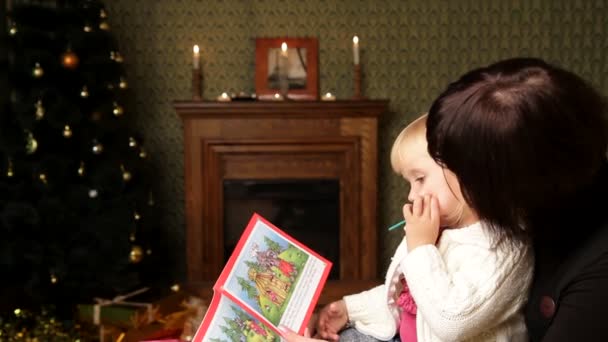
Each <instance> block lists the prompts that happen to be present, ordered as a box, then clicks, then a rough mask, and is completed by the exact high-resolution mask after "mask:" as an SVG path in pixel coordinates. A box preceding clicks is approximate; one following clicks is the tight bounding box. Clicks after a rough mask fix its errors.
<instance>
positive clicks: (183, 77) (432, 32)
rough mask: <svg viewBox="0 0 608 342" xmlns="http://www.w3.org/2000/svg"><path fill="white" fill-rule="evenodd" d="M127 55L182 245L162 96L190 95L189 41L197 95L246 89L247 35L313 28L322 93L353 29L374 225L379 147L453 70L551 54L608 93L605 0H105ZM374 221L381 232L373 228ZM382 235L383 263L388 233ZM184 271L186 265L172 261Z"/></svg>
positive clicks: (338, 75) (168, 118)
mask: <svg viewBox="0 0 608 342" xmlns="http://www.w3.org/2000/svg"><path fill="white" fill-rule="evenodd" d="M106 4H107V6H108V12H109V19H110V24H111V25H112V29H113V30H114V32H115V34H116V35H117V38H118V42H119V45H120V46H121V50H122V52H123V55H124V56H125V59H126V65H127V71H128V76H129V81H130V85H131V91H132V103H131V107H130V108H131V111H132V116H133V119H134V121H135V122H136V125H138V126H139V127H140V128H141V129H142V130H143V131H144V132H145V135H146V137H147V144H148V148H149V150H150V151H151V152H152V156H153V158H155V160H156V161H157V164H158V165H160V175H161V176H160V177H159V190H160V196H159V201H160V202H161V203H162V205H163V207H164V208H165V210H166V216H165V222H164V223H165V226H166V227H167V229H168V230H169V231H170V233H171V235H172V236H173V237H174V240H172V241H168V242H167V243H168V244H170V246H171V248H174V249H175V251H176V253H177V257H178V258H179V260H183V258H184V255H185V252H184V250H183V249H184V245H185V241H184V238H185V237H184V205H183V194H184V191H183V167H182V164H183V150H182V126H181V121H180V119H179V117H178V116H177V115H176V114H175V112H174V111H173V109H172V107H171V101H172V100H176V99H189V98H190V96H191V93H190V75H191V74H190V72H191V69H190V65H191V49H192V45H193V44H199V45H200V47H201V55H202V67H203V74H204V81H203V82H204V85H203V88H204V89H203V93H204V94H203V96H204V97H206V98H214V97H215V96H217V95H218V94H219V93H221V92H223V91H239V90H244V91H253V90H254V89H253V88H254V38H255V37H264V36H267V37H275V36H313V37H317V38H318V39H319V49H320V50H319V65H320V70H319V71H320V81H319V87H320V93H324V92H327V91H331V92H332V93H335V94H336V95H337V97H338V98H345V97H349V96H351V94H352V91H353V87H352V81H351V80H352V66H351V62H352V50H351V44H352V41H351V38H352V36H353V34H355V33H356V34H357V35H359V37H360V38H361V48H362V54H361V60H362V65H363V69H364V84H363V89H364V94H365V95H366V96H368V97H370V98H388V99H390V101H391V105H390V106H391V112H390V113H387V114H386V115H385V116H384V117H383V118H382V121H381V127H380V144H381V146H380V165H379V170H380V172H379V177H380V180H379V182H380V186H379V189H380V193H379V201H380V202H379V208H380V210H379V213H380V215H379V216H380V217H379V226H380V227H385V226H388V225H389V224H390V223H392V222H393V221H397V220H399V219H400V217H401V205H402V203H403V201H404V198H405V196H406V195H405V194H406V190H407V188H406V186H405V184H404V182H403V181H402V180H401V179H399V178H398V177H396V176H394V175H393V174H392V173H391V170H390V166H389V164H388V151H389V149H390V146H391V143H392V139H393V138H394V137H395V136H396V134H397V133H398V131H399V129H400V128H401V127H403V126H404V125H405V124H406V123H407V122H408V121H410V120H411V119H412V118H414V117H415V116H416V115H417V114H418V113H419V112H422V111H424V110H426V109H427V108H428V106H429V104H430V101H432V99H433V98H434V97H435V96H436V95H437V94H438V93H439V91H440V90H441V89H442V88H443V87H444V86H445V85H446V84H447V82H449V81H450V80H453V79H454V78H456V77H457V76H458V75H460V74H461V73H462V72H464V71H466V70H468V69H470V68H472V67H476V66H480V65H484V64H488V63H491V62H493V61H496V60H498V59H501V58H506V57H511V56H536V57H542V58H545V59H547V60H549V61H550V62H554V63H559V64H561V65H562V66H564V67H566V68H568V69H571V70H573V71H575V72H577V73H579V74H581V75H582V76H583V77H585V78H587V79H588V80H590V81H591V82H592V83H593V84H594V85H596V86H597V87H598V88H599V89H600V90H601V91H602V92H603V93H604V94H606V93H608V77H606V76H607V75H608V56H607V55H606V53H607V52H606V51H608V2H606V1H605V0H492V1H491V0H451V1H448V0H410V1H401V0H390V1H360V0H359V1H357V0H352V1H321V0H293V1H287V0H259V1H246V0H224V1H220V0H213V1H202V0H106ZM381 231H384V229H383V228H381ZM394 237H395V235H390V236H383V237H382V238H381V250H383V259H382V260H383V265H382V268H384V266H386V264H387V262H388V260H389V257H390V255H391V253H392V251H393V249H394V247H395V246H396V243H397V242H398V241H396V240H395V238H394ZM176 272H177V274H178V275H183V274H184V273H185V265H184V264H183V263H181V264H180V265H178V267H177V271H176Z"/></svg>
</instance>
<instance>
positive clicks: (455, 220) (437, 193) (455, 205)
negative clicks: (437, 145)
mask: <svg viewBox="0 0 608 342" xmlns="http://www.w3.org/2000/svg"><path fill="white" fill-rule="evenodd" d="M402 165H403V167H402V169H401V173H402V175H403V177H404V178H405V180H407V181H408V183H410V192H409V194H408V196H407V199H408V201H410V202H411V201H413V200H414V199H415V198H416V197H422V196H424V195H427V194H430V195H433V196H434V197H435V198H437V201H438V202H439V214H440V225H441V226H442V227H454V226H457V225H460V224H462V223H463V219H464V217H463V215H466V214H467V213H468V212H469V210H467V209H466V208H467V205H466V202H465V201H464V199H463V196H462V193H461V191H460V185H459V183H458V179H457V178H456V175H454V174H453V173H452V172H451V171H450V170H448V169H444V168H442V167H441V166H439V165H438V164H437V163H436V162H435V161H434V160H433V159H432V158H431V157H430V156H429V154H428V152H427V150H426V146H425V145H424V144H415V145H414V146H411V148H408V150H407V153H406V154H404V156H403V159H402Z"/></svg>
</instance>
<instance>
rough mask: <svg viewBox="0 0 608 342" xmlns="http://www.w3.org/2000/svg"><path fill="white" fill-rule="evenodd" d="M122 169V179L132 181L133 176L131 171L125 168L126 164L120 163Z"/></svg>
mask: <svg viewBox="0 0 608 342" xmlns="http://www.w3.org/2000/svg"><path fill="white" fill-rule="evenodd" d="M120 170H121V171H122V180H124V181H125V182H128V181H130V180H131V177H132V175H131V172H129V171H127V170H126V169H125V166H124V165H122V164H121V165H120Z"/></svg>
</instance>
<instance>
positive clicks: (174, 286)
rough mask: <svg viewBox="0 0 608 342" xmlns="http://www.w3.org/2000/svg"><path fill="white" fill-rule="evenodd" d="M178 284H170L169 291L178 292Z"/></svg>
mask: <svg viewBox="0 0 608 342" xmlns="http://www.w3.org/2000/svg"><path fill="white" fill-rule="evenodd" d="M179 290H180V289H179V284H173V285H171V291H173V292H179Z"/></svg>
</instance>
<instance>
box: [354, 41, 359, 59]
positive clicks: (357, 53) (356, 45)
mask: <svg viewBox="0 0 608 342" xmlns="http://www.w3.org/2000/svg"><path fill="white" fill-rule="evenodd" d="M353 62H354V63H355V65H358V64H359V37H357V36H354V37H353Z"/></svg>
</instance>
